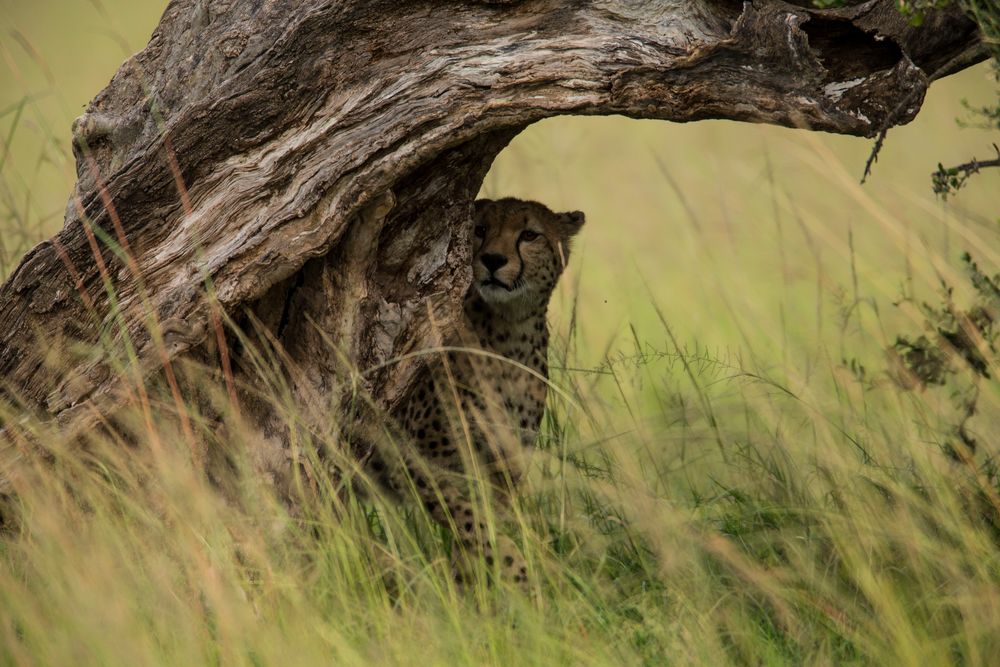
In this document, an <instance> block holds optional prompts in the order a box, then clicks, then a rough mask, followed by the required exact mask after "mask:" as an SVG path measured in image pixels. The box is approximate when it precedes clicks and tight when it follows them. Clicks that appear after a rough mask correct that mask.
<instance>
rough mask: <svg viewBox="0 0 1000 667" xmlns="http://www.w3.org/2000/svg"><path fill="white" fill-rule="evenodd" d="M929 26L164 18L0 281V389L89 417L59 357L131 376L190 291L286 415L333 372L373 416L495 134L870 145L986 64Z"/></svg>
mask: <svg viewBox="0 0 1000 667" xmlns="http://www.w3.org/2000/svg"><path fill="white" fill-rule="evenodd" d="M931 23H932V25H933V27H934V30H933V35H932V36H931V37H929V38H925V34H926V33H924V32H922V31H921V30H920V29H919V28H913V27H911V26H908V25H907V24H906V23H905V21H903V20H902V19H901V18H900V17H899V16H898V14H897V13H896V11H895V9H894V7H893V2H892V0H874V1H872V2H866V3H861V4H856V5H854V6H851V7H848V8H844V9H840V10H828V11H819V10H812V9H806V8H802V7H798V6H795V5H791V4H787V3H784V2H779V1H777V0H758V1H756V2H753V3H750V2H735V1H732V0H683V1H681V0H673V1H670V0H661V1H659V2H633V1H626V0H591V1H580V2H555V1H554V0H524V1H522V2H505V3H481V2H460V1H457V0H456V1H446V0H435V1H425V2H396V1H391V2H390V1H389V0H383V1H373V0H364V1H361V0H355V1H349V0H338V1H333V0H295V1H294V2H293V1H292V0H275V1H273V2H267V3H243V2H234V1H232V0H174V1H173V2H171V3H170V5H169V6H168V8H167V10H166V12H165V13H164V15H163V18H162V20H161V22H160V25H159V26H158V28H157V29H156V31H155V32H154V34H153V36H152V38H151V39H150V42H149V44H148V45H147V46H146V48H145V49H144V50H143V51H141V52H140V53H138V54H136V55H135V56H134V57H132V58H130V59H129V60H128V61H127V62H126V63H125V64H124V65H123V66H122V67H121V69H120V70H119V71H118V73H117V74H116V75H115V76H114V78H113V79H112V81H111V83H110V84H109V85H108V87H107V88H106V89H105V90H103V91H102V92H101V93H100V94H98V96H97V97H96V98H95V99H94V101H93V102H92V103H91V104H90V106H89V107H88V109H87V111H86V113H85V114H84V115H83V116H81V118H80V119H78V120H77V122H76V123H74V126H73V133H74V136H73V141H74V150H75V152H76V155H77V175H78V181H77V184H76V187H75V189H74V192H73V195H72V196H71V198H70V203H69V206H68V207H67V211H66V219H65V226H64V228H63V229H62V231H61V232H59V233H58V234H57V235H56V236H55V237H53V238H52V239H50V240H49V241H46V242H44V243H41V244H39V245H38V246H37V247H35V248H34V249H33V250H32V251H31V252H29V253H28V254H27V256H26V257H25V258H24V259H23V260H22V262H21V264H20V266H19V267H18V268H17V270H16V271H15V272H14V274H13V275H12V276H11V277H10V278H9V280H7V282H6V283H5V284H4V285H3V286H2V288H0V322H2V327H0V377H2V378H3V383H2V384H3V392H4V393H5V394H6V396H7V398H8V399H9V400H13V401H18V402H20V404H21V405H22V406H23V408H24V409H26V410H31V411H34V412H36V413H40V414H42V415H43V416H48V417H50V418H58V419H59V421H60V422H61V423H63V424H66V425H73V424H76V423H78V422H80V420H83V419H86V418H87V417H86V415H93V414H97V413H101V412H104V411H107V410H109V409H111V408H112V407H113V406H114V405H116V404H117V403H118V402H119V401H120V399H121V397H120V396H119V393H118V392H119V386H120V385H121V382H120V380H119V378H118V377H116V373H115V372H114V371H113V370H112V367H111V366H110V365H109V363H108V360H107V359H105V358H95V357H94V356H93V355H87V354H84V355H73V354H71V353H70V349H71V346H70V345H69V343H70V342H72V341H83V342H84V343H96V342H98V340H99V339H100V338H101V337H102V336H103V337H104V340H105V341H108V340H110V341H111V343H110V345H111V347H115V346H117V347H119V348H124V347H125V344H126V341H128V342H129V344H131V345H132V346H133V348H134V351H135V356H136V357H137V358H138V359H139V360H140V361H141V364H140V366H141V368H142V372H153V371H154V370H155V369H156V368H157V367H158V366H160V365H161V364H162V361H163V357H164V355H163V351H162V350H161V349H159V347H158V345H159V346H160V347H164V346H163V344H162V343H163V342H162V341H159V343H158V338H159V337H157V336H154V335H151V333H150V330H151V329H153V330H155V329H156V327H157V325H158V323H163V322H169V323H171V326H170V327H169V328H170V329H171V331H172V333H173V335H172V338H171V340H170V341H168V344H166V345H165V351H166V356H168V357H170V356H175V355H178V354H181V353H183V352H184V351H185V350H187V349H189V348H191V347H192V346H197V345H199V344H200V342H201V341H202V340H203V339H205V338H206V337H207V336H208V335H209V333H210V332H211V329H212V327H211V326H210V325H209V322H210V320H211V314H210V310H209V305H208V300H207V299H206V294H207V291H208V288H207V285H211V290H212V291H213V293H214V296H215V298H216V299H217V302H218V304H219V306H221V307H222V308H223V309H224V310H225V311H226V312H227V313H229V314H231V315H236V314H238V313H240V312H249V313H251V314H252V316H253V318H254V319H255V320H256V321H257V322H259V323H262V324H264V325H265V326H267V327H269V328H270V329H269V330H270V334H271V335H272V336H273V338H274V340H276V341H277V342H278V343H280V345H281V346H282V347H283V349H284V350H285V351H286V352H287V359H288V360H290V361H291V362H293V363H291V364H290V365H289V370H288V372H289V375H290V378H291V384H292V386H293V391H294V392H295V395H296V397H297V398H298V399H300V400H301V401H303V402H305V403H308V402H310V401H314V402H315V401H319V402H320V403H321V404H322V403H323V401H324V400H327V399H326V398H324V397H326V396H329V394H330V388H331V382H332V380H331V378H332V375H333V374H334V373H335V372H336V371H337V369H339V368H343V361H344V358H346V360H347V361H348V362H349V363H350V364H353V365H354V366H355V367H357V368H361V369H367V368H377V369H378V370H377V371H376V372H371V373H368V374H366V375H365V376H364V377H365V380H366V382H367V384H368V388H369V389H371V390H372V391H373V392H374V394H375V395H376V396H378V397H379V398H380V399H382V400H384V401H387V402H391V401H392V400H393V398H394V397H396V396H398V395H399V394H400V392H401V391H403V390H404V389H405V387H406V383H407V381H408V380H407V378H408V377H410V375H409V374H410V373H411V371H412V364H413V363H416V362H410V363H400V364H388V363H387V362H388V361H389V360H390V359H392V358H394V357H396V356H398V355H400V354H402V353H405V352H407V351H410V350H414V349H419V348H420V347H421V346H424V345H426V344H427V343H428V341H430V340H432V339H433V336H434V329H435V327H440V328H445V329H446V328H447V327H448V326H450V325H451V324H453V323H454V322H455V321H456V320H457V318H458V317H459V315H460V312H461V311H460V303H461V297H462V294H463V292H464V291H465V288H466V286H467V284H468V280H469V267H468V257H469V239H468V234H469V230H468V229H467V226H468V225H467V224H466V223H467V221H468V220H469V218H470V214H471V203H472V201H473V199H474V198H475V196H476V193H477V191H478V189H479V186H480V184H481V182H482V179H483V177H484V175H485V173H486V171H487V170H488V168H489V166H490V164H491V162H492V160H493V158H494V157H495V156H496V154H497V153H498V152H499V151H500V150H501V149H502V148H503V147H504V146H505V145H506V143H507V142H508V141H509V140H510V139H511V138H512V137H513V136H514V135H515V134H516V133H517V132H518V131H520V130H521V129H523V128H524V127H526V126H527V125H529V124H531V123H533V122H535V121H537V120H539V119H541V118H545V117H549V116H554V115H559V114H624V115H627V116H631V117H635V118H660V119H665V120H673V121H690V120H697V119H703V118H729V119H735V120H743V121H752V122H765V123H774V124H779V125H787V126H793V127H801V128H807V129H812V130H824V131H829V132H838V133H843V134H853V135H863V136H868V135H871V134H873V133H874V132H876V131H877V130H878V129H879V128H880V126H881V125H882V124H883V123H887V122H888V123H890V124H896V123H902V122H907V121H909V120H910V119H911V118H912V117H913V116H914V115H915V113H916V111H917V109H918V108H919V105H920V103H921V101H922V99H923V93H924V91H925V90H926V87H927V85H928V83H929V77H928V73H929V72H932V71H938V70H939V69H940V66H941V63H943V62H949V63H956V64H955V65H954V66H955V67H959V66H966V65H968V64H971V63H974V62H976V61H978V60H980V59H982V58H983V57H984V53H983V51H982V48H981V46H980V43H979V36H978V34H977V32H976V28H975V26H974V24H972V22H971V21H968V20H967V19H965V18H964V17H963V16H961V14H959V13H957V12H956V11H954V10H948V11H943V12H939V13H936V14H934V15H933V17H932V19H931ZM928 45H931V46H932V47H933V48H928ZM901 101H905V104H903V107H904V108H902V109H901V110H898V109H897V107H899V106H900V103H901ZM432 319H433V321H434V323H435V326H430V325H429V322H430V321H431V320H432ZM178 322H180V323H184V324H185V325H186V326H187V327H188V330H187V332H186V333H184V332H180V333H178V332H177V331H176V328H177V327H176V324H177V323H178ZM105 347H107V344H106V345H105ZM292 369H294V370H292ZM318 407H319V408H320V413H321V414H323V411H324V410H328V409H329V408H330V406H329V405H326V406H323V405H320V406H318Z"/></svg>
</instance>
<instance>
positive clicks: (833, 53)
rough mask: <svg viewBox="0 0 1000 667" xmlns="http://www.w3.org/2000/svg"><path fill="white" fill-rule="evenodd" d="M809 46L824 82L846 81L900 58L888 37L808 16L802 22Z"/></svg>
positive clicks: (888, 67)
mask: <svg viewBox="0 0 1000 667" xmlns="http://www.w3.org/2000/svg"><path fill="white" fill-rule="evenodd" d="M801 29H802V31H803V32H805V33H806V36H807V37H808V38H809V48H810V50H811V51H813V53H815V54H816V57H817V58H819V61H820V63H821V64H822V65H823V68H824V69H826V75H825V76H824V78H823V81H824V83H825V82H830V81H847V80H850V79H856V78H858V77H865V76H869V75H871V73H872V72H878V71H881V70H888V69H892V68H893V67H895V66H896V63H898V62H899V61H900V59H901V58H902V57H903V52H902V51H901V50H900V48H899V45H898V44H896V43H895V42H894V41H892V40H891V39H887V38H886V39H876V37H875V35H872V34H870V33H867V32H865V31H864V30H862V29H861V28H858V27H857V26H855V25H854V24H853V23H851V22H850V21H845V20H838V19H830V18H823V17H818V16H811V17H810V18H809V20H808V21H806V22H805V23H803V24H802V25H801Z"/></svg>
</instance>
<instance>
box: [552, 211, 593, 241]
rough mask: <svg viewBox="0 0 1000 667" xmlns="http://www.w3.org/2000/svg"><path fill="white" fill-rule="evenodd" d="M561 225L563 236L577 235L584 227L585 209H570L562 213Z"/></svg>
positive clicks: (560, 217)
mask: <svg viewBox="0 0 1000 667" xmlns="http://www.w3.org/2000/svg"><path fill="white" fill-rule="evenodd" d="M557 217H558V220H559V227H560V228H561V229H562V232H563V236H564V237H565V238H569V237H571V236H575V235H576V233H577V232H578V231H580V228H581V227H583V223H584V221H585V219H586V217H585V216H584V215H583V211H570V212H568V213H560V214H559V215H558V216H557Z"/></svg>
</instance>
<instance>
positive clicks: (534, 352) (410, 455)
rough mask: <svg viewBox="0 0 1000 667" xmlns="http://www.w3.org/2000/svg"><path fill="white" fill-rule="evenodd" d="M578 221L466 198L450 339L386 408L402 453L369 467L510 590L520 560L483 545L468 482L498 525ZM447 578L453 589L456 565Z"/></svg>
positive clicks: (530, 426) (535, 398)
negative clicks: (463, 289)
mask: <svg viewBox="0 0 1000 667" xmlns="http://www.w3.org/2000/svg"><path fill="white" fill-rule="evenodd" d="M583 222H584V215H583V213H581V212H579V211H573V212H568V213H555V212H553V211H551V210H549V209H548V208H547V207H546V206H544V205H542V204H539V203H538V202H534V201H523V200H519V199H514V198H506V199H500V200H496V201H494V200H487V199H483V200H478V201H476V203H475V214H474V224H475V226H474V243H473V246H474V253H473V281H472V284H471V285H470V287H469V291H468V293H467V295H466V297H465V301H464V318H463V322H462V325H461V326H460V330H459V332H458V333H457V334H456V335H455V336H454V340H450V341H446V342H447V343H449V345H448V346H446V347H447V349H448V350H450V351H448V352H447V353H446V354H442V355H441V356H440V358H438V359H435V361H433V362H431V363H430V364H428V368H427V369H426V371H425V373H424V375H423V376H422V377H421V378H419V379H418V381H417V382H416V383H415V386H414V388H413V389H412V391H411V392H410V393H409V394H408V396H407V397H406V398H404V400H403V401H402V402H401V404H400V405H399V406H398V408H397V409H396V410H395V411H394V415H393V416H394V417H395V421H396V422H397V423H398V425H399V427H400V428H401V430H402V432H403V435H404V439H405V441H406V444H405V446H403V447H401V448H400V451H398V452H395V453H394V455H393V456H392V457H389V456H386V455H385V454H384V453H383V454H377V455H376V456H375V457H374V459H373V461H372V462H371V464H370V465H371V466H372V468H373V470H374V472H375V473H376V476H377V477H379V478H380V479H381V480H382V481H383V482H384V484H385V485H386V486H388V487H389V488H390V489H391V490H393V491H396V492H400V491H402V490H403V488H413V489H415V490H416V492H417V495H418V496H419V498H420V501H421V502H423V504H424V506H425V508H426V509H427V511H428V513H429V514H430V516H431V517H432V518H433V519H434V520H435V521H437V522H439V523H441V524H443V525H446V526H452V527H453V529H454V531H455V533H456V537H457V538H458V540H459V541H460V543H461V544H462V546H463V547H464V552H465V554H466V555H478V556H481V557H482V558H483V559H484V560H485V562H486V564H487V565H489V566H494V563H495V566H496V567H499V571H500V574H501V576H502V577H503V578H504V579H506V580H509V581H513V582H515V583H516V584H518V585H520V586H522V587H525V586H526V585H527V567H526V563H525V560H524V557H523V555H522V554H521V552H520V550H519V549H518V548H517V547H516V545H515V544H514V543H513V541H512V540H510V539H509V538H507V537H505V536H503V535H498V536H497V538H496V540H495V541H493V540H491V539H490V537H489V535H488V534H487V530H488V528H487V523H486V521H485V520H484V517H483V516H482V515H481V511H480V509H479V504H478V503H477V497H481V495H482V492H483V490H482V489H481V488H480V489H477V488H476V487H475V485H474V484H470V478H475V479H480V480H483V479H486V480H488V481H489V483H490V484H489V486H490V489H489V491H490V492H491V493H492V496H493V498H494V507H495V508H498V514H499V515H500V516H499V518H501V519H503V518H505V517H503V516H502V515H503V514H504V513H505V512H506V511H507V510H508V509H509V508H510V500H511V497H512V494H513V493H514V491H515V490H516V488H517V485H518V483H519V481H520V479H521V477H522V474H523V471H524V463H523V458H524V454H525V452H526V450H527V449H528V448H530V447H532V446H533V445H534V444H535V441H536V439H537V436H538V430H539V426H540V425H541V421H542V414H543V412H544V410H545V399H546V394H547V390H548V385H547V380H548V341H549V332H548V324H547V320H546V312H547V310H548V304H549V299H550V297H551V296H552V292H553V290H554V288H555V286H556V282H557V281H558V279H559V276H560V275H561V274H562V271H563V268H564V267H565V264H566V260H567V258H568V253H569V240H570V239H571V238H572V237H573V236H574V235H575V234H576V233H577V232H579V231H580V228H581V226H582V225H583ZM393 457H394V458H395V463H394V464H393V461H392V460H390V459H392V458H393ZM508 518H509V517H508ZM495 561H496V562H495ZM465 563H466V565H467V561H465ZM456 570H457V573H456V576H457V578H458V579H460V580H461V579H462V578H463V574H462V570H463V566H462V564H461V563H460V562H457V563H456Z"/></svg>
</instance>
